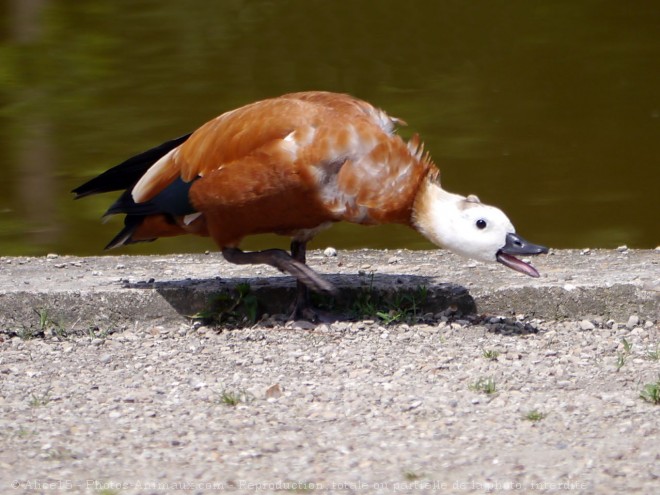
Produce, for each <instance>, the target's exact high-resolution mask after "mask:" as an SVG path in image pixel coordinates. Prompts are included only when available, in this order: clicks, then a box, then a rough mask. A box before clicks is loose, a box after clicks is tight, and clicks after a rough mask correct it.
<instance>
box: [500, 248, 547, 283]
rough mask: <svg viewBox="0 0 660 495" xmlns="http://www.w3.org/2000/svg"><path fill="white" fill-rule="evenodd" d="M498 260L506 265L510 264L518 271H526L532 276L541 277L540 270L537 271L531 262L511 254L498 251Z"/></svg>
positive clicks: (510, 266)
mask: <svg viewBox="0 0 660 495" xmlns="http://www.w3.org/2000/svg"><path fill="white" fill-rule="evenodd" d="M497 261H499V262H500V263H502V264H503V265H504V266H508V267H509V268H512V269H513V270H516V271H517V272H520V273H524V274H526V275H529V276H530V277H539V272H537V271H536V268H534V267H533V266H532V265H530V264H529V263H525V262H524V261H521V260H519V259H518V258H516V257H515V256H511V255H510V254H506V253H502V252H501V251H500V252H499V253H497Z"/></svg>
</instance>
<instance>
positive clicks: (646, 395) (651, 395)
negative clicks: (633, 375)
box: [639, 376, 660, 405]
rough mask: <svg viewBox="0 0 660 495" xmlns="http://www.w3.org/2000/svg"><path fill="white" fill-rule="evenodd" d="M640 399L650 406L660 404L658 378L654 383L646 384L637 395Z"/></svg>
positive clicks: (659, 380) (659, 381) (659, 383)
mask: <svg viewBox="0 0 660 495" xmlns="http://www.w3.org/2000/svg"><path fill="white" fill-rule="evenodd" d="M639 396H640V398H641V399H643V400H645V401H646V402H648V403H650V404H655V405H658V404H660V376H658V381H656V382H655V383H647V384H646V385H644V388H643V389H642V391H641V392H640V394H639Z"/></svg>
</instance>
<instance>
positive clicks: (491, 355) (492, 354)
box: [481, 349, 500, 361]
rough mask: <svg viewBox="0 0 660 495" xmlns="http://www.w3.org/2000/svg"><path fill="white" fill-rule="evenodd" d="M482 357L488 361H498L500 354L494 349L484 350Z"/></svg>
mask: <svg viewBox="0 0 660 495" xmlns="http://www.w3.org/2000/svg"><path fill="white" fill-rule="evenodd" d="M481 355H482V356H483V357H484V358H485V359H488V360H489V361H497V358H498V357H499V355H500V353H499V351H495V350H493V349H484V351H483V353H482V354H481Z"/></svg>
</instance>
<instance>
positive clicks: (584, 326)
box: [579, 320, 596, 331]
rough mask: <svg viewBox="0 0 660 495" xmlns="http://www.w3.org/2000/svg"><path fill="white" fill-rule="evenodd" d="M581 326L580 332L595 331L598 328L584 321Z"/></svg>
mask: <svg viewBox="0 0 660 495" xmlns="http://www.w3.org/2000/svg"><path fill="white" fill-rule="evenodd" d="M579 326H580V330H585V331H587V330H593V329H594V328H596V326H595V325H594V324H593V323H591V322H590V321H589V320H582V321H581V322H580V323H579Z"/></svg>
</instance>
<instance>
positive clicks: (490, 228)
mask: <svg viewBox="0 0 660 495" xmlns="http://www.w3.org/2000/svg"><path fill="white" fill-rule="evenodd" d="M399 123H402V121H400V120H398V119H396V118H392V117H390V116H388V115H387V114H386V113H385V112H384V111H382V110H379V109H378V108H375V107H374V106H372V105H370V104H369V103H367V102H365V101H362V100H359V99H357V98H354V97H351V96H348V95H345V94H336V93H328V92H320V91H310V92H303V93H293V94H288V95H284V96H280V97H277V98H272V99H267V100H263V101H258V102H256V103H252V104H250V105H246V106H244V107H241V108H238V109H236V110H232V111H229V112H226V113H223V114H222V115H220V116H219V117H217V118H215V119H213V120H211V121H210V122H207V123H206V124H204V125H203V126H202V127H200V128H199V129H197V130H196V131H194V132H193V133H191V134H187V135H185V136H181V137H179V138H177V139H174V140H171V141H168V142H166V143H163V144H161V145H160V146H157V147H155V148H153V149H151V150H149V151H146V152H144V153H141V154H139V155H136V156H134V157H132V158H129V159H128V160H126V161H125V162H123V163H121V164H119V165H117V166H115V167H114V168H111V169H110V170H108V171H106V172H104V173H103V174H101V175H99V176H98V177H96V178H94V179H92V180H90V181H89V182H87V183H85V184H83V185H82V186H80V187H78V188H76V189H74V191H73V192H74V193H75V194H76V198H82V197H84V196H88V195H90V194H97V193H103V192H108V191H117V190H124V192H123V194H122V195H121V196H120V197H119V199H117V201H115V202H114V203H113V204H112V205H111V206H110V208H109V209H108V211H107V212H106V215H114V214H125V215H126V217H125V220H124V224H125V225H124V228H123V229H122V230H121V231H120V232H119V233H118V234H117V235H116V236H115V238H114V239H112V241H110V243H109V244H108V245H107V246H106V249H110V248H114V247H117V246H122V245H125V244H131V243H134V242H140V241H152V240H154V239H157V238H159V237H167V236H177V235H181V234H196V235H201V236H210V237H212V238H213V240H214V241H215V242H216V244H217V245H218V246H219V247H220V249H221V250H222V253H223V255H224V257H225V259H226V260H227V261H230V262H232V263H238V264H252V263H265V264H268V265H271V266H273V267H275V268H278V269H279V270H281V271H284V272H287V273H289V274H291V275H293V276H294V277H295V278H296V279H297V281H298V296H297V298H296V302H295V305H294V316H300V315H302V314H303V313H304V312H305V311H307V305H308V297H307V296H308V295H307V288H311V289H313V290H316V291H325V292H334V287H333V285H332V284H330V283H329V282H328V281H327V280H325V279H324V278H322V277H320V276H319V275H318V274H317V273H316V272H314V271H313V270H312V269H311V268H309V267H308V266H307V265H306V264H305V250H306V244H307V242H308V241H309V240H310V239H312V237H314V235H315V234H317V233H318V232H319V231H321V230H322V229H325V228H327V227H329V226H330V225H332V224H333V223H335V222H339V221H347V222H353V223H357V224H363V225H374V224H385V223H398V224H404V225H408V226H409V227H412V228H413V229H415V230H417V231H418V232H420V233H421V234H422V235H424V236H425V237H426V238H427V239H429V240H430V241H431V242H433V243H434V244H436V245H438V246H441V247H444V248H447V249H449V250H451V251H453V252H455V253H458V254H461V255H463V256H466V257H469V258H473V259H476V260H480V261H499V262H500V263H502V264H504V265H505V266H507V267H509V268H512V269H514V270H517V271H519V272H522V273H525V274H527V275H530V276H532V277H538V276H539V273H538V272H537V271H536V269H535V268H533V267H532V266H531V265H530V264H529V263H526V262H524V261H521V260H519V259H518V258H516V257H515V255H535V254H540V253H545V252H547V248H544V247H542V246H537V245H534V244H531V243H529V242H527V241H525V240H524V239H522V238H521V237H520V236H518V235H517V234H516V232H515V229H514V227H513V225H512V224H511V222H510V221H509V219H508V218H507V217H506V215H505V214H504V213H503V212H502V211H501V210H499V209H497V208H495V207H493V206H488V205H485V204H482V203H481V202H480V201H479V199H478V198H477V197H476V196H472V195H470V196H467V197H464V196H460V195H458V194H452V193H449V192H447V191H445V190H443V189H442V187H441V185H440V173H439V170H438V168H437V167H436V166H435V165H434V164H433V162H432V160H431V158H430V156H429V155H428V153H424V151H423V146H422V144H421V142H420V140H419V138H418V137H417V136H415V137H413V138H412V139H411V140H410V141H408V142H405V141H404V140H403V139H402V138H401V137H399V136H398V135H397V134H396V133H395V127H396V125H397V124H399ZM267 232H272V233H276V234H282V235H287V236H290V237H291V238H292V242H291V254H289V253H287V252H286V251H284V250H281V249H267V250H264V251H256V252H244V251H242V250H241V249H240V248H239V245H240V243H241V240H242V239H243V238H244V237H246V236H248V235H251V234H259V233H267Z"/></svg>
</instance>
